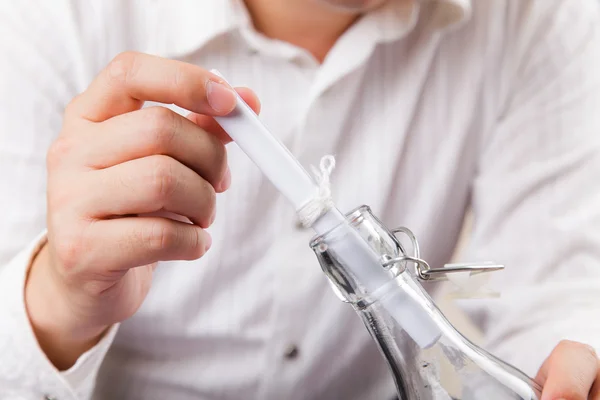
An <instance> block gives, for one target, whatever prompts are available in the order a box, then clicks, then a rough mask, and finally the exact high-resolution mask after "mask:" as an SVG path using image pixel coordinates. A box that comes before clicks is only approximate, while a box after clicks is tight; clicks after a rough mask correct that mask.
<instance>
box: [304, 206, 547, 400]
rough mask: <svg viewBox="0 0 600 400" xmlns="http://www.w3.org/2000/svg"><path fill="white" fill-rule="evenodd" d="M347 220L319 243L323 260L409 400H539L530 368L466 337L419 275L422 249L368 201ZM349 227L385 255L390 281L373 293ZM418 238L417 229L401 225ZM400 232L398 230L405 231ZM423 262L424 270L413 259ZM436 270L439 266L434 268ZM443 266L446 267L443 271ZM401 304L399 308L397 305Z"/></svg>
mask: <svg viewBox="0 0 600 400" xmlns="http://www.w3.org/2000/svg"><path fill="white" fill-rule="evenodd" d="M346 221H347V224H346V225H345V226H344V224H342V225H340V226H338V227H336V228H333V229H332V230H330V231H329V232H327V233H326V234H324V235H320V236H318V237H316V238H314V239H313V240H312V241H311V248H312V249H313V251H314V252H315V254H316V256H317V258H318V260H319V263H320V264H321V267H322V269H323V271H324V272H325V274H326V275H327V277H328V278H329V280H330V283H331V284H332V287H333V289H334V291H335V292H336V294H337V295H338V297H340V298H341V299H342V300H343V301H346V302H349V303H351V304H352V306H353V307H354V309H355V310H356V312H357V313H358V315H359V316H360V317H361V318H362V320H363V322H364V324H365V326H366V327H367V329H368V331H369V333H370V334H371V336H372V338H373V339H374V340H375V341H376V342H377V345H378V347H379V350H380V351H381V353H382V355H383V356H384V357H385V359H386V360H387V363H388V365H389V368H390V371H391V373H392V375H393V378H394V380H395V383H396V387H397V390H398V396H399V398H400V399H401V400H450V399H454V400H508V399H514V400H518V399H522V400H538V399H539V398H540V397H541V387H540V386H539V385H538V384H537V383H535V382H534V381H533V380H532V379H531V378H529V377H528V376H526V375H525V374H524V373H523V372H521V371H519V370H518V369H516V368H515V367H513V366H511V365H508V364H507V363H505V362H503V361H501V360H499V359H498V358H496V357H494V356H493V355H491V354H489V353H488V352H486V351H485V350H483V349H481V348H480V347H478V346H476V345H475V344H473V343H472V342H470V341H469V340H468V339H466V338H465V337H464V336H462V335H461V334H460V333H459V332H458V331H457V330H456V329H455V328H454V327H453V326H452V325H451V324H450V322H449V321H448V320H447V319H446V318H445V317H444V315H443V314H442V313H441V311H440V310H439V309H438V308H437V307H436V306H435V303H434V302H433V300H432V299H431V297H430V296H429V295H428V294H427V292H426V291H425V290H424V289H423V287H422V286H421V284H420V282H419V280H420V279H424V278H426V276H424V275H423V273H425V274H427V273H428V271H427V270H423V269H420V268H419V262H421V261H422V260H420V259H419V258H418V254H416V255H415V256H414V257H413V256H410V255H408V254H407V253H406V251H405V249H404V246H403V245H402V244H401V242H400V241H399V240H398V239H397V237H396V236H395V235H394V234H393V233H392V232H391V231H389V230H388V229H387V228H386V227H385V226H384V225H383V224H382V223H381V222H380V221H379V220H378V219H377V218H376V217H375V216H374V215H373V214H372V213H371V210H370V209H369V207H367V206H362V207H359V208H357V209H356V210H354V211H352V212H350V213H349V214H347V220H346ZM348 226H350V228H351V230H352V231H353V232H352V234H353V235H355V234H356V233H358V235H359V236H360V237H361V238H362V240H364V242H366V243H367V245H368V247H369V248H370V249H371V250H372V251H373V252H375V253H377V256H378V257H380V260H381V262H380V265H379V266H380V267H381V268H382V269H384V270H386V271H387V274H388V275H389V280H388V281H387V282H386V283H385V284H384V285H382V287H380V288H378V289H377V290H375V291H374V292H368V291H367V290H366V289H365V286H364V285H361V282H360V279H356V276H354V275H353V274H352V272H351V268H347V265H345V264H346V263H345V261H344V260H347V257H344V256H340V255H339V254H337V253H336V250H337V249H340V246H336V245H335V243H336V242H338V243H339V241H340V240H344V235H348V234H349V229H348ZM400 230H401V231H403V232H405V233H407V234H408V235H409V236H410V237H411V238H412V239H413V240H414V242H413V243H414V247H415V252H416V253H418V245H417V243H416V240H415V239H414V236H412V234H411V233H410V231H408V230H406V229H404V228H401V229H400ZM398 231H399V230H397V231H394V232H398ZM415 262H416V263H417V268H416V272H413V271H412V269H411V268H409V266H410V265H415ZM430 271H434V270H430ZM435 271H438V272H439V271H440V270H435ZM390 305H393V306H390Z"/></svg>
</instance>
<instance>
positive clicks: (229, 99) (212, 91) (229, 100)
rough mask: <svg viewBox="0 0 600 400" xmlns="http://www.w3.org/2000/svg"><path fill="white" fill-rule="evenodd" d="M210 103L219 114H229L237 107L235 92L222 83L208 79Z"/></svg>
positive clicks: (207, 94)
mask: <svg viewBox="0 0 600 400" xmlns="http://www.w3.org/2000/svg"><path fill="white" fill-rule="evenodd" d="M206 98H207V99H208V104H209V105H210V106H211V107H212V109H213V110H215V111H216V112H218V113H219V114H227V113H229V112H231V111H232V110H233V109H234V107H235V100H236V99H235V93H234V92H233V90H232V89H230V88H229V87H227V86H225V85H224V84H222V83H219V82H215V81H208V83H207V84H206Z"/></svg>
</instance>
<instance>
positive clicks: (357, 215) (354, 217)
mask: <svg viewBox="0 0 600 400" xmlns="http://www.w3.org/2000/svg"><path fill="white" fill-rule="evenodd" d="M365 215H372V213H371V207H369V206H367V205H365V204H363V205H361V206H358V207H356V208H354V209H353V210H351V211H350V212H348V213H347V214H345V217H346V221H345V222H340V223H339V224H337V225H335V226H334V227H333V228H331V229H330V230H328V231H327V232H325V233H322V234H320V235H316V236H314V237H313V238H312V239H311V240H310V243H309V246H310V248H311V249H313V250H314V249H316V248H317V247H318V246H319V245H320V244H322V243H323V242H325V241H326V240H327V239H328V238H329V237H330V236H331V235H333V234H334V233H335V231H336V230H337V229H338V228H339V227H340V226H342V225H343V224H348V225H350V226H352V227H356V226H358V225H360V224H361V223H362V222H363V221H364V220H365Z"/></svg>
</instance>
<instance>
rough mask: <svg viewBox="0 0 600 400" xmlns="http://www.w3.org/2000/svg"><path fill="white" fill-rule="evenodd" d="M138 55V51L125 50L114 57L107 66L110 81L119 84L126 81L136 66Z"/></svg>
mask: <svg viewBox="0 0 600 400" xmlns="http://www.w3.org/2000/svg"><path fill="white" fill-rule="evenodd" d="M137 57H138V55H137V53H136V52H133V51H125V52H122V53H119V54H118V55H117V56H116V57H115V58H113V59H112V60H111V62H110V63H109V64H108V66H107V67H106V72H107V74H108V77H109V79H110V81H112V82H115V83H117V84H122V83H125V82H126V81H127V79H128V77H129V76H130V74H131V72H132V71H133V69H134V67H135V64H136V60H137Z"/></svg>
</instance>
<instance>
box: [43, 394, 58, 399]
mask: <svg viewBox="0 0 600 400" xmlns="http://www.w3.org/2000/svg"><path fill="white" fill-rule="evenodd" d="M44 400H58V399H57V398H56V397H54V396H50V395H49V394H47V395H45V396H44Z"/></svg>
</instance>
